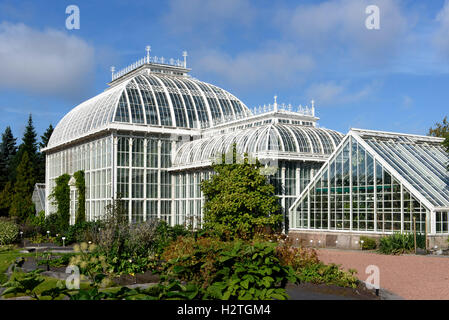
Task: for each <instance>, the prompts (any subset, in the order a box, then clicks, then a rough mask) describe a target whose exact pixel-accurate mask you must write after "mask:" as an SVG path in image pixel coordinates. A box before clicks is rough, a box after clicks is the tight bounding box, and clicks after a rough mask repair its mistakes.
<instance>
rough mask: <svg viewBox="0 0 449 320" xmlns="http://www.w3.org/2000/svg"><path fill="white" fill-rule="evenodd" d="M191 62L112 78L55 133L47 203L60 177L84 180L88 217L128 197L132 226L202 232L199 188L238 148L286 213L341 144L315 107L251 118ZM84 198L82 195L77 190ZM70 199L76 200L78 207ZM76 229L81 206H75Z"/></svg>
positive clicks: (277, 109)
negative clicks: (197, 74)
mask: <svg viewBox="0 0 449 320" xmlns="http://www.w3.org/2000/svg"><path fill="white" fill-rule="evenodd" d="M189 71H190V70H189V69H188V68H187V67H186V61H185V57H184V61H181V62H180V61H174V60H165V59H163V58H157V57H150V55H149V52H148V54H147V56H146V57H144V58H143V59H141V60H139V61H138V62H137V63H135V64H133V65H132V66H129V67H128V68H126V69H124V70H122V71H119V72H113V74H112V82H110V83H109V88H108V89H107V90H105V91H104V92H103V93H101V94H99V95H98V96H96V97H94V98H92V99H90V100H87V101H85V102H83V103H81V104H80V105H79V106H77V107H75V108H74V109H73V110H72V111H70V112H69V113H68V114H67V115H66V116H65V117H64V118H63V119H62V120H61V121H60V122H59V124H58V125H57V126H56V128H55V130H54V132H53V134H52V136H51V138H50V141H49V144H48V146H47V148H46V149H44V150H43V151H44V152H45V153H46V169H47V170H46V186H47V188H46V199H47V203H46V208H47V212H46V214H47V215H48V214H51V213H52V212H55V211H56V208H55V207H54V205H53V204H52V201H51V199H50V198H49V195H50V194H51V191H52V190H53V188H54V187H55V180H56V178H58V177H59V176H61V175H62V174H66V173H67V174H69V175H73V174H74V173H75V172H77V171H79V170H82V171H84V173H85V184H86V217H87V219H88V220H95V219H99V218H101V217H102V216H104V214H105V212H106V209H105V208H106V206H107V205H108V204H111V202H112V201H113V198H116V197H118V196H120V197H121V198H122V199H123V200H124V201H125V204H126V210H127V211H128V214H129V221H131V222H139V221H146V220H148V219H154V218H158V219H162V220H165V221H167V222H168V223H170V224H172V225H175V224H191V225H193V226H195V227H198V226H200V225H201V221H202V205H203V201H204V197H203V195H202V192H201V189H200V183H201V181H202V180H204V179H208V178H209V176H210V175H211V174H213V170H212V168H211V165H212V164H213V163H214V162H216V161H218V160H219V159H221V155H222V154H223V153H227V152H229V151H230V150H231V149H232V147H233V146H234V144H235V145H236V147H237V150H238V152H239V153H241V154H244V153H247V154H248V156H249V157H250V158H252V159H256V158H257V159H259V161H260V162H261V163H263V164H265V165H266V166H267V168H268V169H269V170H268V169H267V172H270V173H271V174H270V175H268V177H269V179H270V181H271V182H272V183H273V184H274V185H275V186H276V193H277V195H279V196H280V198H281V204H282V206H283V208H284V213H285V214H286V213H287V209H288V207H290V205H291V204H292V203H293V201H294V200H295V199H296V198H297V197H298V196H299V195H300V193H301V191H302V190H303V189H304V188H305V186H306V185H307V184H308V183H309V181H310V179H311V177H312V176H313V175H314V173H315V172H316V171H317V170H319V169H320V167H321V166H322V164H323V163H324V162H325V161H326V160H327V159H328V157H329V155H330V154H331V153H332V152H333V151H334V150H335V148H336V147H337V146H338V144H339V143H340V142H341V140H342V139H343V135H342V134H340V133H338V132H336V131H333V130H328V129H324V128H319V127H318V126H317V120H318V118H317V117H316V116H315V110H314V106H313V103H312V105H311V106H310V107H307V106H304V107H303V106H297V107H293V106H291V105H280V104H278V103H277V101H276V98H275V101H274V103H273V104H271V105H264V106H260V107H257V108H255V109H254V110H250V109H249V108H248V107H247V106H246V105H245V104H244V103H243V102H242V101H240V100H239V99H238V98H236V97H235V96H234V95H232V94H231V93H229V92H227V91H225V90H223V89H221V88H219V87H217V86H215V85H212V84H209V83H205V82H202V81H199V80H197V79H195V78H193V77H191V76H190V75H189V74H188V73H189ZM75 191H76V190H75ZM75 191H74V192H72V198H74V197H77V194H76V192H75ZM72 204H73V205H72V206H71V223H74V222H75V212H76V199H72Z"/></svg>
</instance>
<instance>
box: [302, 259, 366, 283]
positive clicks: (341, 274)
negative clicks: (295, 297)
mask: <svg viewBox="0 0 449 320" xmlns="http://www.w3.org/2000/svg"><path fill="white" fill-rule="evenodd" d="M355 273H356V271H355V270H352V269H351V270H349V272H345V271H343V270H341V268H340V266H339V265H336V264H333V263H331V264H328V265H326V264H324V263H322V262H319V263H315V264H308V265H306V266H305V267H304V268H302V269H300V272H299V273H298V276H299V279H300V281H303V282H310V283H315V284H322V283H323V284H333V285H336V286H339V287H350V288H356V287H357V285H358V283H359V280H358V279H357V278H356V277H355V276H354V274H355Z"/></svg>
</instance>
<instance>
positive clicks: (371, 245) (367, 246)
mask: <svg viewBox="0 0 449 320" xmlns="http://www.w3.org/2000/svg"><path fill="white" fill-rule="evenodd" d="M362 241H363V242H362ZM360 247H361V248H362V250H375V249H376V248H377V241H376V239H374V238H369V237H363V236H362V237H360Z"/></svg>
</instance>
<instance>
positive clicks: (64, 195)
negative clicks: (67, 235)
mask: <svg viewBox="0 0 449 320" xmlns="http://www.w3.org/2000/svg"><path fill="white" fill-rule="evenodd" d="M69 181H70V175H69V174H66V173H65V174H63V175H61V176H59V177H57V178H56V179H55V184H56V185H55V187H54V188H53V191H52V193H51V194H50V198H51V199H53V205H55V206H56V208H57V213H56V214H57V218H58V219H57V220H58V224H59V227H60V228H61V230H65V229H66V228H67V227H68V226H69V224H70V187H69Z"/></svg>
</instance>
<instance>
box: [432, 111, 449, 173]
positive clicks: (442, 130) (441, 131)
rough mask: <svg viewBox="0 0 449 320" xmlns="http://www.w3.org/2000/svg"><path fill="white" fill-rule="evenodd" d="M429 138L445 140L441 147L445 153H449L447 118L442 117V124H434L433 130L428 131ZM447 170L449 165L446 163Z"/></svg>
mask: <svg viewBox="0 0 449 320" xmlns="http://www.w3.org/2000/svg"><path fill="white" fill-rule="evenodd" d="M428 135H429V136H432V137H439V138H445V140H444V142H443V146H444V147H445V148H446V151H447V152H448V153H449V121H447V116H446V117H444V119H443V121H442V123H439V122H437V123H435V128H430V129H429V134H428ZM448 170H449V163H448Z"/></svg>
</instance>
